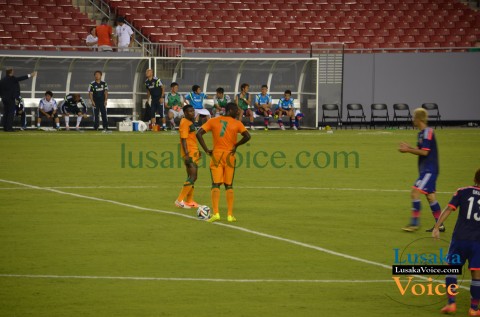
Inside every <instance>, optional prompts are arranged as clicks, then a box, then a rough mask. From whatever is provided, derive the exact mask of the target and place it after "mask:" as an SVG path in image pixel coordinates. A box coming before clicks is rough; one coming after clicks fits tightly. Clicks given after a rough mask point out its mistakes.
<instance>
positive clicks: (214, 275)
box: [0, 129, 480, 317]
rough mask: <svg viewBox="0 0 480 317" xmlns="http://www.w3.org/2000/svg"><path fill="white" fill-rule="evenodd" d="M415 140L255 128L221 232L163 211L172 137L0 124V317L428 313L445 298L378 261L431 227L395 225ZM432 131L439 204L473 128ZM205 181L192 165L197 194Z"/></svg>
mask: <svg viewBox="0 0 480 317" xmlns="http://www.w3.org/2000/svg"><path fill="white" fill-rule="evenodd" d="M416 133H417V131H413V130H376V131H374V130H338V131H337V130H336V131H334V133H333V134H327V133H325V132H324V131H298V132H294V131H269V132H265V131H254V132H252V139H251V142H250V144H249V145H248V146H244V147H242V148H241V150H240V151H239V152H240V153H241V154H242V155H243V157H244V161H243V163H242V166H240V167H239V168H238V169H237V171H236V174H235V182H234V189H235V215H236V217H237V219H238V222H237V223H235V224H229V223H227V222H226V221H225V218H226V217H225V216H226V203H225V194H224V189H223V188H222V192H221V199H222V200H221V204H220V207H221V214H222V216H223V218H222V221H221V224H220V225H217V224H209V223H206V222H202V221H198V220H196V219H195V218H194V216H195V211H194V210H180V209H177V208H175V207H174V206H173V202H174V200H175V199H176V196H177V195H178V193H179V190H180V188H181V186H182V184H183V181H184V179H185V171H184V168H183V167H182V166H180V167H178V162H177V159H178V158H177V157H176V156H177V151H178V135H172V134H170V133H169V132H167V133H143V134H142V133H120V132H114V133H113V134H111V135H105V134H101V133H97V132H85V133H77V132H74V131H69V132H43V131H41V132H37V131H28V132H21V133H20V132H19V133H12V134H7V133H0V145H1V154H0V201H1V203H0V254H1V257H0V316H197V317H199V316H386V315H388V316H405V315H407V314H414V315H415V316H435V315H438V314H439V313H438V310H439V308H441V307H442V304H443V303H444V298H443V297H439V296H412V295H409V294H406V295H405V296H401V295H399V291H398V288H397V287H396V286H395V283H394V282H393V280H392V274H391V270H390V269H389V268H388V267H383V266H381V265H382V264H383V265H386V266H391V265H392V263H393V260H394V251H393V250H394V249H395V248H400V249H402V248H404V247H405V246H406V245H408V244H409V243H411V242H412V241H414V240H416V239H419V238H425V237H429V234H428V233H425V232H424V229H426V228H428V227H430V226H431V225H433V218H432V217H431V212H430V210H429V208H428V204H427V203H426V200H425V199H422V206H423V211H422V218H421V220H422V225H423V227H422V230H421V231H419V232H416V233H413V234H407V233H404V232H402V231H401V230H400V228H401V227H402V226H403V225H405V224H406V223H407V222H408V219H409V216H410V198H409V190H410V187H411V185H412V184H413V182H414V180H415V179H416V177H417V165H416V160H417V158H416V157H414V156H413V155H410V154H401V153H399V152H398V151H397V147H398V144H399V143H400V142H401V141H406V142H409V143H410V144H414V143H415V142H416ZM436 135H437V140H438V146H439V151H440V168H441V171H440V177H439V179H438V182H437V190H438V192H439V193H438V200H439V202H440V204H441V206H442V207H444V206H445V204H446V203H448V200H449V199H450V197H451V195H452V193H453V192H454V191H455V190H456V189H457V188H458V187H461V186H465V185H471V184H472V178H473V175H474V172H475V170H476V169H478V168H480V164H479V160H478V159H479V157H480V130H479V129H444V130H439V129H437V130H436ZM207 140H208V142H211V139H210V138H208V139H207ZM262 151H263V152H262ZM278 151H279V152H278ZM247 152H248V153H247ZM342 152H344V153H343V154H342ZM299 153H301V154H300V157H299V159H298V160H297V159H296V156H297V155H299ZM345 153H350V155H349V156H348V163H349V164H348V167H347V166H346V165H345ZM129 155H131V156H132V159H131V160H130V158H129ZM139 155H140V156H141V157H142V162H141V164H140V161H139ZM308 155H310V156H308ZM172 157H173V159H172ZM272 157H274V159H273V160H274V161H273V165H272ZM254 158H256V161H254ZM315 158H316V160H317V161H316V163H317V164H316V165H315V162H314V159H315ZM308 163H310V165H308ZM307 165H308V166H307ZM209 187H210V173H209V171H208V168H207V167H202V168H200V170H199V179H198V181H197V183H196V193H195V197H196V200H197V201H198V202H199V203H202V204H206V205H210V204H211V202H210V190H209ZM179 215H180V216H179ZM181 215H186V216H188V217H182V216H181ZM454 221H455V217H451V218H450V219H449V220H448V222H447V223H446V226H447V233H446V234H444V235H443V237H444V238H445V239H446V240H449V239H450V237H451V233H452V229H453V225H454ZM422 241H423V243H426V245H427V248H428V247H431V248H432V249H433V250H434V249H435V248H437V247H438V245H440V244H441V242H438V241H437V244H435V242H433V241H431V240H430V239H423V240H422ZM335 252H336V253H335ZM369 261H370V262H369ZM439 278H440V279H442V278H443V277H439ZM465 278H466V279H469V275H468V273H467V275H465ZM419 283H425V281H419ZM464 285H465V286H467V289H464V288H462V289H460V294H459V295H458V303H459V304H458V307H459V312H458V313H459V314H460V315H463V314H465V315H466V312H467V308H468V305H469V298H470V296H469V292H468V282H464Z"/></svg>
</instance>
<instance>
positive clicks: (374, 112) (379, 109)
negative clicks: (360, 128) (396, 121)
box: [370, 103, 390, 129]
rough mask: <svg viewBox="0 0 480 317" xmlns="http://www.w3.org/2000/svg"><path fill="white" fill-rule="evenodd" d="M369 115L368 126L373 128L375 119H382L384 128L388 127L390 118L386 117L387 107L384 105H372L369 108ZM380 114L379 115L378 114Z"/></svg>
mask: <svg viewBox="0 0 480 317" xmlns="http://www.w3.org/2000/svg"><path fill="white" fill-rule="evenodd" d="M370 109H371V113H370V126H373V128H374V129H375V126H376V124H377V122H378V121H376V119H384V120H385V121H384V122H385V128H387V127H388V126H389V125H390V117H389V115H388V107H387V105H386V104H384V103H373V104H371V106H370ZM378 113H380V114H378Z"/></svg>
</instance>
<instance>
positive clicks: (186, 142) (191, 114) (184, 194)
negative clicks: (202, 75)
mask: <svg viewBox="0 0 480 317" xmlns="http://www.w3.org/2000/svg"><path fill="white" fill-rule="evenodd" d="M183 113H184V114H185V118H182V120H180V127H179V128H178V130H179V132H180V151H181V154H182V158H183V161H184V162H185V167H186V169H187V180H186V181H185V183H183V188H182V191H181V192H180V195H178V198H177V200H176V201H175V205H176V206H177V207H179V208H187V209H188V208H192V207H198V204H197V203H196V202H195V201H194V200H193V192H194V190H195V187H194V184H195V181H196V180H197V173H198V161H199V160H200V157H201V153H200V151H199V150H198V145H197V136H196V134H197V128H196V127H195V124H194V120H195V109H194V108H193V106H191V105H186V106H184V107H183ZM184 199H185V200H186V201H185V202H184V201H183V200H184Z"/></svg>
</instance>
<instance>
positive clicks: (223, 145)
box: [197, 102, 250, 222]
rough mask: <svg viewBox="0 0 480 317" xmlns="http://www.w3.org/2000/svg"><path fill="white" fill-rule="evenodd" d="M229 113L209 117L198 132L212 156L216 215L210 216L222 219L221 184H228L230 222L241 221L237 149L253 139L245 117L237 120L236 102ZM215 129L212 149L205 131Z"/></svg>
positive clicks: (214, 213) (204, 147)
mask: <svg viewBox="0 0 480 317" xmlns="http://www.w3.org/2000/svg"><path fill="white" fill-rule="evenodd" d="M225 110H226V113H227V114H226V115H225V116H220V117H216V118H213V119H211V120H208V121H207V122H206V123H205V124H204V125H202V127H201V128H200V130H198V132H197V139H198V141H199V143H200V145H201V146H202V148H203V150H204V151H205V153H207V154H208V155H210V156H211V161H210V172H211V175H212V190H211V195H212V209H213V215H212V217H211V218H210V219H209V220H208V221H209V222H214V221H217V220H220V213H219V209H218V205H219V202H220V185H222V184H224V185H225V190H226V196H227V208H228V211H227V212H228V213H227V215H228V217H227V220H228V221H229V222H233V221H237V219H235V217H234V216H233V197H234V196H233V175H234V174H235V152H236V151H237V148H238V147H239V146H240V145H242V144H244V143H247V142H248V141H249V140H250V134H249V133H248V131H247V130H246V129H245V127H244V125H243V124H242V122H241V121H238V120H236V119H235V118H237V116H238V111H239V109H238V106H237V105H236V104H235V103H233V102H229V103H227V105H226V107H225ZM209 131H212V136H213V150H210V149H208V147H207V145H206V143H205V140H204V139H203V135H204V134H205V133H207V132H209ZM238 133H240V134H241V135H242V139H241V140H240V141H238V142H237V134H238Z"/></svg>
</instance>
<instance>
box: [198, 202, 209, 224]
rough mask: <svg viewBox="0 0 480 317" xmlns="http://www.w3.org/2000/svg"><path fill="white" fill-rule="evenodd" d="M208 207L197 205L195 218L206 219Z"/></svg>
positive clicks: (207, 217)
mask: <svg viewBox="0 0 480 317" xmlns="http://www.w3.org/2000/svg"><path fill="white" fill-rule="evenodd" d="M210 215H211V213H210V207H208V206H203V205H202V206H198V209H197V218H198V219H200V220H207V219H210Z"/></svg>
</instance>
